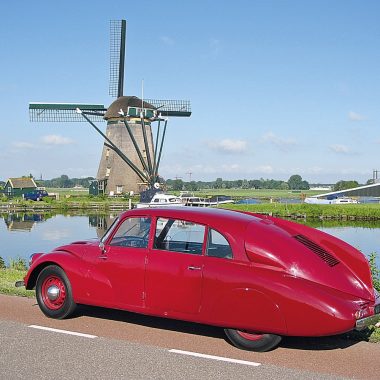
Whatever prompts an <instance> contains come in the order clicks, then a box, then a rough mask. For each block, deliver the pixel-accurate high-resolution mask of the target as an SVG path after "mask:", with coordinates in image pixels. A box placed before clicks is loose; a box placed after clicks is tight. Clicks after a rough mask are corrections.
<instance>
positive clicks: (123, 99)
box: [104, 96, 156, 120]
mask: <svg viewBox="0 0 380 380" xmlns="http://www.w3.org/2000/svg"><path fill="white" fill-rule="evenodd" d="M141 104H142V100H141V99H140V98H138V97H137V96H120V98H117V99H116V100H115V101H114V102H113V103H112V104H111V105H110V106H109V107H108V109H107V112H106V113H105V115H104V119H105V120H108V119H113V118H120V117H121V116H120V110H123V112H124V113H125V115H126V114H127V112H128V107H135V108H141ZM143 106H144V108H145V109H151V110H155V109H156V107H154V106H153V105H152V104H150V103H148V102H143Z"/></svg>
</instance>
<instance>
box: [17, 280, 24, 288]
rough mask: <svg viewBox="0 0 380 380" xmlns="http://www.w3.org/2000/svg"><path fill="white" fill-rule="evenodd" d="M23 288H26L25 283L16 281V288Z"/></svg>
mask: <svg viewBox="0 0 380 380" xmlns="http://www.w3.org/2000/svg"><path fill="white" fill-rule="evenodd" d="M21 286H25V283H24V281H16V283H15V287H16V288H20V287H21Z"/></svg>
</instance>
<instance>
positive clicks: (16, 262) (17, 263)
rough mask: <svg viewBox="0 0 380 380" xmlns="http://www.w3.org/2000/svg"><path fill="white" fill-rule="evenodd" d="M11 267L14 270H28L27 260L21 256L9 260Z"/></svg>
mask: <svg viewBox="0 0 380 380" xmlns="http://www.w3.org/2000/svg"><path fill="white" fill-rule="evenodd" d="M9 268H10V269H14V270H21V271H26V270H27V269H28V266H27V265H26V261H25V260H24V259H22V258H20V257H17V258H16V259H10V260H9Z"/></svg>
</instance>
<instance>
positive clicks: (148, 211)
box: [121, 206, 260, 227]
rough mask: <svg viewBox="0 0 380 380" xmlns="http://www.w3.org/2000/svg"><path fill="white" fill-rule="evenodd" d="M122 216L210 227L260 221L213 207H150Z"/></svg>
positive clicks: (239, 213)
mask: <svg viewBox="0 0 380 380" xmlns="http://www.w3.org/2000/svg"><path fill="white" fill-rule="evenodd" d="M124 215H129V216H134V215H136V216H137V215H146V216H152V217H153V216H156V217H163V218H176V219H184V220H191V221H193V222H198V223H201V224H210V225H224V227H226V225H225V224H226V223H231V224H235V223H237V224H240V225H241V224H245V225H246V224H248V223H251V222H253V221H259V220H260V219H259V218H257V217H256V216H253V215H249V214H245V213H242V212H239V211H234V210H226V209H220V208H213V207H187V206H183V207H154V208H153V207H152V208H139V209H133V210H129V211H126V212H125V213H123V214H122V215H121V216H122V217H124Z"/></svg>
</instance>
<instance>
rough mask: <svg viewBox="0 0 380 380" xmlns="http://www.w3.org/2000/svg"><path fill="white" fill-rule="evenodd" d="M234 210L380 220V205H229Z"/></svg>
mask: <svg viewBox="0 0 380 380" xmlns="http://www.w3.org/2000/svg"><path fill="white" fill-rule="evenodd" d="M223 207H225V208H229V209H232V210H241V211H250V212H257V213H267V214H271V215H273V216H278V217H283V218H289V217H290V218H311V219H336V220H350V219H354V220H355V219H356V220H380V204H352V205H312V204H306V203H299V204H286V203H260V204H253V205H247V204H228V205H225V206H223Z"/></svg>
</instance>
